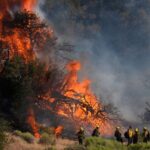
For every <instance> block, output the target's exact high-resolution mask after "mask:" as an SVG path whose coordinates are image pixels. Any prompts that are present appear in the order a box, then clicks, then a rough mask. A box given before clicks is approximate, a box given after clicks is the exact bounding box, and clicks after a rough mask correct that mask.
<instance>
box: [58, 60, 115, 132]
mask: <svg viewBox="0 0 150 150" xmlns="http://www.w3.org/2000/svg"><path fill="white" fill-rule="evenodd" d="M66 68H67V70H68V74H67V75H66V77H65V80H64V82H63V85H62V87H61V89H60V90H61V94H62V95H64V96H66V97H69V98H71V99H76V100H78V101H79V102H80V103H81V105H79V103H78V104H74V103H72V106H71V107H72V115H73V118H74V119H75V120H80V121H81V122H83V124H87V125H89V124H90V125H91V126H93V127H95V126H100V127H101V132H102V133H103V134H105V135H110V134H111V133H112V128H111V126H110V121H109V120H107V117H108V115H107V114H106V113H105V112H100V110H102V107H103V106H102V104H101V103H100V101H99V100H98V99H97V97H96V96H95V95H94V94H93V92H92V91H91V89H90V83H91V81H90V80H87V79H85V80H83V81H82V82H79V81H78V71H79V70H80V68H81V64H80V62H79V61H72V62H70V63H68V64H67V66H66ZM71 99H70V100H71ZM69 110H70V106H69V107H68V105H66V104H62V105H61V107H60V109H59V110H58V113H59V115H62V116H67V117H69V116H70V114H71V112H70V111H69ZM98 112H100V113H102V116H101V118H99V117H98V116H97V113H98ZM69 118H71V116H70V117H69Z"/></svg>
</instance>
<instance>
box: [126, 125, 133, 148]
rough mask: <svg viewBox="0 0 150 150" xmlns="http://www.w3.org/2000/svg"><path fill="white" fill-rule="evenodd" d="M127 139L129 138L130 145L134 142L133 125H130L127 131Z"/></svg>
mask: <svg viewBox="0 0 150 150" xmlns="http://www.w3.org/2000/svg"><path fill="white" fill-rule="evenodd" d="M127 139H128V145H131V144H132V143H133V129H132V127H131V126H129V129H128V131H127Z"/></svg>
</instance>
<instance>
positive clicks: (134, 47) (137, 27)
mask: <svg viewBox="0 0 150 150" xmlns="http://www.w3.org/2000/svg"><path fill="white" fill-rule="evenodd" d="M149 7H150V1H148V0H142V1H136V0H122V1H120V0H113V1H110V0H101V1H100V0H94V1H88V0H80V1H77V0H71V1H67V0H61V1H54V0H45V1H44V2H43V3H42V5H40V8H41V10H42V12H43V14H44V16H45V17H46V19H47V20H49V23H50V24H51V26H53V28H54V30H55V31H56V32H57V35H58V36H59V41H61V42H70V43H71V44H73V45H74V46H75V49H76V54H75V56H74V57H77V58H79V59H80V60H81V62H82V64H83V65H84V69H83V70H82V71H81V72H80V77H81V78H82V76H83V75H84V76H87V77H89V78H90V79H92V81H93V83H92V85H93V90H94V91H95V93H96V94H97V95H100V96H101V99H102V100H103V101H104V102H106V103H107V102H113V103H114V104H115V106H117V107H118V109H119V110H120V111H121V113H122V114H123V117H124V118H125V119H126V120H128V121H133V122H137V121H139V119H138V115H139V114H140V113H141V112H142V111H143V109H144V105H145V102H146V101H149V98H150V93H149V88H150V82H149V75H150V70H149V65H150V61H149V56H150V51H149V49H150V44H149V43H150V42H149V38H150V37H149V35H150V34H149V33H150V28H149V25H150V22H149V19H150V11H149Z"/></svg>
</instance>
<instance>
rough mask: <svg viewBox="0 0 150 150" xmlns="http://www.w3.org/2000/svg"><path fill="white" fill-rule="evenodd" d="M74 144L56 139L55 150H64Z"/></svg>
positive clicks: (66, 140)
mask: <svg viewBox="0 0 150 150" xmlns="http://www.w3.org/2000/svg"><path fill="white" fill-rule="evenodd" d="M74 144H76V142H75V141H71V140H68V139H61V138H60V139H57V143H56V149H57V150H64V148H66V147H67V146H69V145H74Z"/></svg>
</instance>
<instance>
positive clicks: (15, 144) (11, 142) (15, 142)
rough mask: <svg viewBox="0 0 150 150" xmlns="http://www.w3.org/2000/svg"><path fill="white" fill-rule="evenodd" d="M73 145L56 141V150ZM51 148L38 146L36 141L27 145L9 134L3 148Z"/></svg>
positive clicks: (15, 149) (10, 149)
mask: <svg viewBox="0 0 150 150" xmlns="http://www.w3.org/2000/svg"><path fill="white" fill-rule="evenodd" d="M72 144H75V141H71V140H68V139H57V140H56V145H55V147H56V150H63V149H64V148H65V147H67V146H68V145H72ZM49 147H51V145H41V144H38V140H36V141H35V142H34V143H33V144H30V143H27V142H26V141H24V140H23V139H21V138H20V137H17V136H14V135H11V134H9V143H8V145H7V146H6V147H5V150H45V149H47V148H49Z"/></svg>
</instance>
